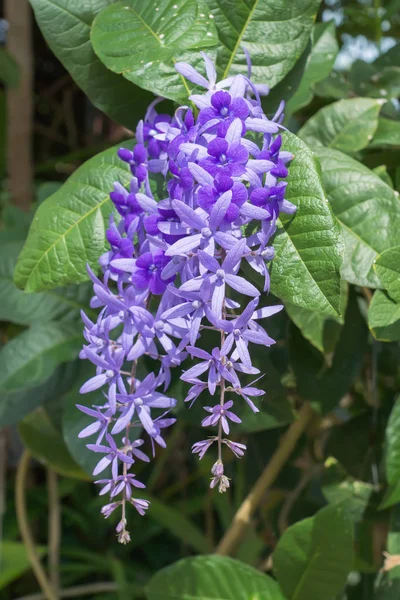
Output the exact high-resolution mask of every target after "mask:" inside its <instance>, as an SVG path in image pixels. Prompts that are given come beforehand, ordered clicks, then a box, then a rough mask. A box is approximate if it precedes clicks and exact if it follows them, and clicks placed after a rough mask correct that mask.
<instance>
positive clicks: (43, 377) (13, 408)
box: [0, 323, 82, 426]
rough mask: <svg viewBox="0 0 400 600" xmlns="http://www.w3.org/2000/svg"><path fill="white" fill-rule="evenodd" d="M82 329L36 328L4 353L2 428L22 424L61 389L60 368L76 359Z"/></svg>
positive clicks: (0, 370)
mask: <svg viewBox="0 0 400 600" xmlns="http://www.w3.org/2000/svg"><path fill="white" fill-rule="evenodd" d="M81 344H82V328H81V326H80V325H73V324H70V323H47V324H45V323H43V324H39V323H37V324H35V325H32V327H31V328H30V329H27V330H26V331H24V332H22V333H21V334H19V335H18V336H16V337H14V338H13V339H12V340H11V341H10V342H8V343H7V344H6V345H5V346H4V347H3V348H2V350H1V351H0V394H1V402H0V424H1V426H3V425H8V424H11V423H15V422H18V421H19V420H21V419H22V418H23V417H24V415H26V414H27V413H29V412H30V411H32V410H34V409H35V408H36V407H37V406H38V405H39V404H41V403H43V402H44V401H45V400H46V399H47V398H48V396H49V394H52V393H54V394H56V393H57V391H58V389H59V388H60V381H59V379H58V378H57V372H56V367H57V366H58V365H60V364H61V363H64V362H67V361H70V360H72V359H74V358H75V357H76V355H77V353H78V351H79V349H80V347H81Z"/></svg>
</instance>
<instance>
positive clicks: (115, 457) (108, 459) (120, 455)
mask: <svg viewBox="0 0 400 600" xmlns="http://www.w3.org/2000/svg"><path fill="white" fill-rule="evenodd" d="M106 439H107V442H108V444H109V446H104V445H101V444H88V445H87V448H89V450H92V452H100V453H101V454H105V455H106V456H104V457H103V458H102V459H101V460H100V461H99V462H98V463H97V465H96V467H95V468H94V470H93V475H98V474H99V473H101V472H102V471H104V469H106V468H107V467H109V466H110V465H111V472H112V476H113V479H114V480H115V479H116V478H117V476H118V461H121V462H123V463H125V464H126V465H133V463H134V462H135V461H134V460H133V458H130V457H129V456H127V455H126V453H125V452H124V451H123V450H120V449H118V448H117V445H116V443H115V442H114V440H113V438H112V437H111V435H109V434H107V435H106Z"/></svg>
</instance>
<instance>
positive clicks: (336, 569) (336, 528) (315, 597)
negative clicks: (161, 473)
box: [273, 506, 353, 600]
mask: <svg viewBox="0 0 400 600" xmlns="http://www.w3.org/2000/svg"><path fill="white" fill-rule="evenodd" d="M273 563H274V571H275V574H276V576H277V578H278V581H279V584H280V586H281V588H282V590H283V592H284V593H285V596H286V598H288V600H321V598H326V599H328V598H332V597H333V596H334V595H335V594H336V593H338V592H340V591H341V590H342V589H343V588H344V585H345V583H346V580H347V576H348V574H349V573H350V571H351V569H352V567H353V529H352V525H351V523H350V521H348V520H347V519H346V518H345V517H344V515H343V511H342V510H341V509H339V508H337V507H333V506H330V507H327V508H324V509H323V510H321V511H320V512H318V513H317V514H316V516H315V517H311V518H309V519H304V520H303V521H299V522H298V523H296V524H295V525H292V526H291V527H289V529H287V531H286V532H285V533H284V534H283V536H282V537H281V539H280V540H279V543H278V545H277V547H276V549H275V552H274V555H273Z"/></svg>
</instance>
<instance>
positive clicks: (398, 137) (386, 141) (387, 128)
mask: <svg viewBox="0 0 400 600" xmlns="http://www.w3.org/2000/svg"><path fill="white" fill-rule="evenodd" d="M386 146H400V121H394V120H393V119H385V117H380V119H379V121H378V128H377V130H376V131H375V135H374V137H373V139H372V142H371V143H370V144H369V146H368V148H382V147H386Z"/></svg>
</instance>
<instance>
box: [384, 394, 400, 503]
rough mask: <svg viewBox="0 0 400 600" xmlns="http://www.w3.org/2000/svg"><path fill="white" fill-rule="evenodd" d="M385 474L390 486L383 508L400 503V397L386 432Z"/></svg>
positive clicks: (393, 409) (391, 414)
mask: <svg viewBox="0 0 400 600" xmlns="http://www.w3.org/2000/svg"><path fill="white" fill-rule="evenodd" d="M384 463H385V472H386V480H387V483H388V484H389V487H388V490H387V492H386V494H385V497H384V499H383V501H382V505H381V508H388V507H390V506H393V505H394V504H397V503H398V502H400V486H399V481H400V397H397V399H396V401H395V403H394V405H393V408H392V412H391V413H390V417H389V420H388V423H387V425H386V430H385V457H384Z"/></svg>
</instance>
